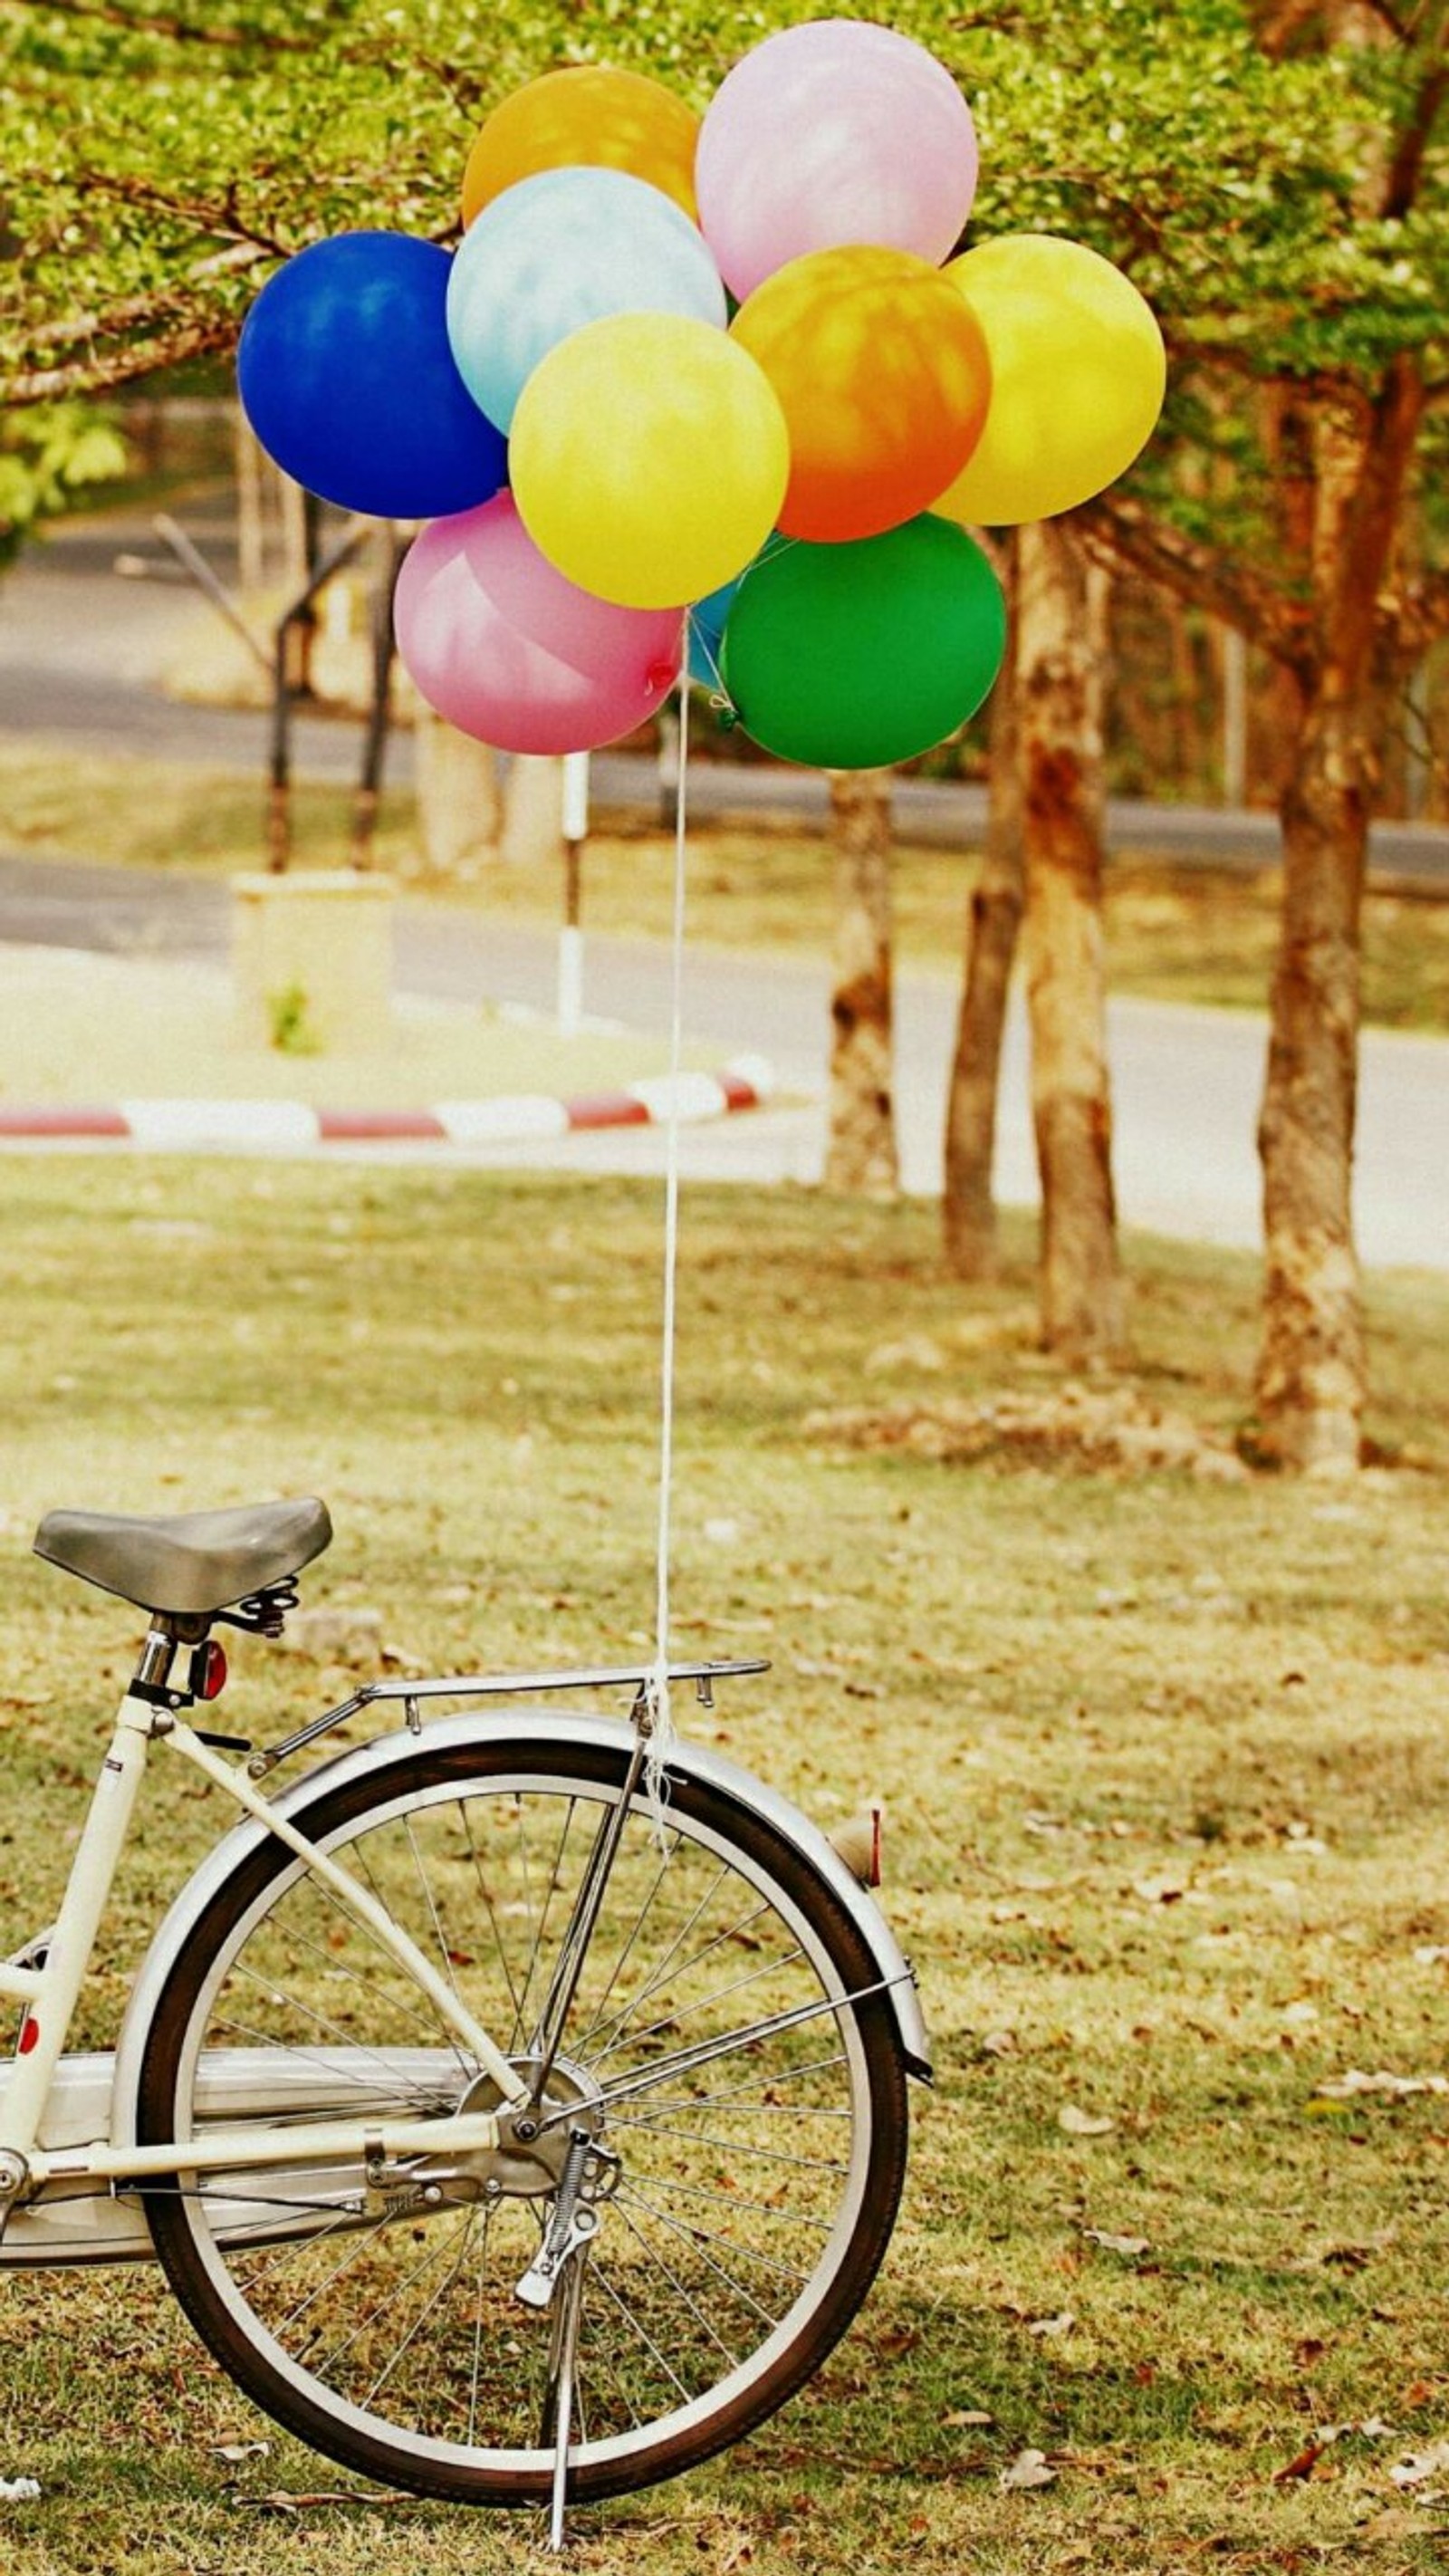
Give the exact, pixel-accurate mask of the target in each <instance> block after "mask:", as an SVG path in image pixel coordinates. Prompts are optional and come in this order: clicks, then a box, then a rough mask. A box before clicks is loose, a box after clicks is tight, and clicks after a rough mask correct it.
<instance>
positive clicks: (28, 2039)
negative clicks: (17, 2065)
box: [17, 2013, 40, 2057]
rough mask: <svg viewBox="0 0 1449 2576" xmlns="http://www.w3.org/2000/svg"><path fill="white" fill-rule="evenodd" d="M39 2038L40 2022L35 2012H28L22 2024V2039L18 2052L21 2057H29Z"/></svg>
mask: <svg viewBox="0 0 1449 2576" xmlns="http://www.w3.org/2000/svg"><path fill="white" fill-rule="evenodd" d="M39 2038H40V2024H39V2022H38V2021H37V2020H36V2018H35V2015H34V2013H27V2014H26V2016H25V2019H24V2021H23V2022H22V2023H21V2025H20V2041H19V2048H18V2052H17V2053H18V2054H19V2055H20V2056H21V2057H28V2056H29V2055H30V2052H31V2050H32V2048H34V2047H35V2046H36V2044H37V2042H38V2041H39Z"/></svg>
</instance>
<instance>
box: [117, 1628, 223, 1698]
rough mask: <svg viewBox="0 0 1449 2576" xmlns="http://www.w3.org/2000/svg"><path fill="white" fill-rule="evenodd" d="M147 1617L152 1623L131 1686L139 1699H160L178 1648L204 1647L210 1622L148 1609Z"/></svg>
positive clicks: (164, 1691) (163, 1693) (168, 1680)
mask: <svg viewBox="0 0 1449 2576" xmlns="http://www.w3.org/2000/svg"><path fill="white" fill-rule="evenodd" d="M146 1616H147V1618H148V1619H149V1620H150V1622H151V1624H150V1627H149V1628H148V1629H147V1631H146V1640H145V1643H144V1645H143V1646H142V1648H141V1656H140V1661H139V1662H138V1664H137V1666H136V1671H135V1677H134V1679H133V1681H132V1684H131V1687H132V1689H133V1691H134V1692H135V1694H136V1696H137V1698H138V1699H156V1700H160V1699H163V1698H164V1697H165V1694H166V1690H167V1685H168V1683H169V1682H170V1679H171V1667H172V1665H173V1664H174V1663H175V1661H176V1656H177V1651H178V1649H179V1648H180V1647H182V1646H199V1645H201V1644H202V1643H203V1642H204V1641H205V1638H206V1636H207V1634H208V1631H209V1630H210V1627H211V1621H210V1620H209V1619H207V1618H202V1617H201V1616H199V1615H197V1616H191V1615H186V1616H183V1615H182V1614H181V1613H179V1612H177V1611H173V1610H148V1611H147V1613H146Z"/></svg>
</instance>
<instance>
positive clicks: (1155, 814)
mask: <svg viewBox="0 0 1449 2576" xmlns="http://www.w3.org/2000/svg"><path fill="white" fill-rule="evenodd" d="M185 517H186V525H187V528H188V532H189V533H190V534H191V536H192V538H193V540H194V541H195V542H196V543H197V544H198V545H199V546H200V548H201V550H202V552H203V553H204V554H205V555H206V557H207V560H208V561H209V562H210V563H211V564H212V566H213V568H214V570H215V571H216V572H217V574H218V576H219V577H220V578H221V579H222V580H224V581H228V582H229V581H231V580H232V579H234V562H233V556H232V528H231V521H230V517H229V515H228V514H227V513H226V511H225V510H224V509H223V507H222V506H221V504H220V503H218V502H210V503H208V502H206V501H199V502H194V503H192V504H190V505H189V507H188V509H187V511H186V513H185ZM125 554H132V555H143V556H145V557H147V558H148V559H149V560H151V561H152V562H153V563H154V564H155V565H156V566H157V567H158V568H162V567H164V565H165V564H166V562H167V560H168V558H167V555H166V550H165V548H164V547H163V546H162V545H161V544H160V542H159V540H158V539H157V538H156V537H155V536H154V534H153V533H152V530H151V527H150V523H149V521H148V520H147V519H145V518H144V517H125V516H118V517H116V518H114V519H108V520H104V521H91V522H87V523H86V524H85V525H84V526H81V527H77V528H74V529H64V528H62V529H61V530H59V531H57V532H56V534H55V535H54V536H53V537H51V538H50V539H49V540H48V541H47V543H46V544H45V545H44V546H43V547H36V548H32V549H31V550H30V551H29V552H28V553H27V554H25V555H24V556H22V558H21V560H20V563H19V566H18V567H17V569H16V570H15V571H14V572H12V573H11V574H10V575H8V577H7V578H6V580H5V582H4V583H3V585H0V733H9V734H12V735H31V736H42V737H46V738H48V739H50V740H53V741H65V742H69V743H72V744H74V745H75V746H76V747H77V748H83V749H101V750H108V751H114V750H115V749H116V748H117V747H118V746H124V747H125V748H127V749H128V750H131V751H135V752H149V753H154V754H157V755H163V756H164V757H165V758H166V759H168V760H183V761H195V762H197V763H201V764H205V765H207V766H209V767H229V766H230V767H236V768H238V769H242V770H246V771H249V772H250V773H251V774H252V775H254V776H256V777H260V776H262V775H263V774H264V771H265V766H266V758H267V719H266V717H265V716H264V715H263V714H261V713H258V712H249V711H246V710H241V709H227V708H210V707H193V706H185V705H180V704H177V703H176V702H174V701H173V700H170V699H167V698H165V697H162V696H161V695H160V694H159V692H158V691H157V689H156V687H155V685H154V683H155V675H156V673H157V672H158V670H160V668H161V667H162V666H163V664H164V663H165V661H166V660H167V657H168V654H169V653H170V651H171V649H172V647H173V646H174V642H175V637H176V633H177V628H178V621H180V620H182V619H194V618H195V617H196V616H197V614H198V613H200V614H202V615H205V614H206V611H205V607H204V604H203V603H202V602H201V600H200V597H199V594H197V593H196V592H195V591H193V590H191V589H190V588H188V587H186V586H182V587H179V588H178V587H177V586H176V585H175V584H174V583H171V582H164V583H163V582H159V581H158V582H140V581H124V580H122V579H121V578H120V577H119V576H118V575H117V574H116V572H115V570H114V566H115V562H116V559H117V557H118V556H119V555H125ZM360 759H361V747H360V738H359V728H358V726H357V725H356V724H355V723H352V722H348V721H346V720H343V719H336V718H334V719H326V718H321V719H319V718H315V717H312V718H308V717H301V718H299V719H298V720H297V722H296V725H295V729H294V760H295V764H296V769H297V773H298V775H299V776H303V777H318V778H328V779H348V778H355V777H356V776H357V773H358V767H359V763H360ZM388 759H389V768H390V774H391V775H392V776H394V777H396V778H399V779H405V778H407V777H409V776H410V775H411V767H412V745H411V742H410V740H409V738H408V736H407V735H406V734H405V733H403V734H398V735H396V736H394V738H393V740H392V742H391V744H390V746H389V753H388ZM593 788H594V797H595V803H596V807H597V809H598V810H600V811H609V810H617V809H630V810H636V811H637V810H638V809H640V808H643V809H644V810H645V811H649V810H651V809H653V808H654V806H655V805H656V803H657V794H658V790H657V782H656V777H655V772H654V770H653V767H652V765H651V764H650V763H649V762H647V761H643V760H632V759H624V758H622V757H621V756H620V755H618V754H616V753H607V752H605V753H601V754H599V755H598V757H597V758H596V760H595V762H594V772H593ZM690 799H691V807H692V810H693V811H694V812H695V813H697V814H699V815H701V816H703V815H719V814H722V813H730V814H734V813H744V814H749V813H750V812H759V811H761V810H773V811H779V810H784V811H787V812H794V813H798V814H801V815H816V816H818V815H822V814H823V813H824V811H825V804H826V787H825V781H824V780H823V778H822V777H821V776H820V774H819V773H818V772H817V771H805V770H796V769H790V768H788V767H786V766H784V765H783V764H777V763H770V764H767V765H766V764H759V765H756V764H745V763H733V762H730V763H721V762H713V763H711V762H705V761H696V762H695V763H694V765H693V767H692V769H691V772H690ZM896 810H897V816H898V820H899V824H900V828H901V831H902V833H903V834H908V835H910V836H912V837H914V838H916V839H918V840H920V841H922V842H925V843H928V844H937V845H940V846H944V847H946V848H963V847H965V846H967V845H968V844H969V843H970V842H971V841H972V840H973V838H975V837H976V836H977V835H979V833H980V829H981V824H982V820H983V817H984V813H985V797H984V794H983V791H982V790H981V789H980V788H976V787H969V786H962V785H960V784H958V783H956V782H954V781H930V780H924V779H906V780H902V781H901V782H900V783H899V785H898V787H897V790H896ZM0 826H3V817H0ZM1107 829H1108V837H1109V840H1110V843H1111V845H1112V847H1113V848H1114V849H1119V850H1130V849H1149V850H1152V851H1156V852H1165V853H1167V854H1168V855H1171V856H1174V857H1179V858H1182V859H1184V860H1193V859H1197V860H1211V861H1215V862H1217V863H1220V864H1239V865H1244V866H1262V865H1264V864H1265V863H1267V862H1269V861H1271V860H1272V859H1273V858H1274V857H1275V856H1276V855H1277V851H1278V828H1277V824H1276V821H1275V820H1274V818H1273V816H1272V815H1270V814H1260V813H1237V812H1227V811H1223V810H1221V809H1219V808H1217V807H1211V806H1200V805H1144V804H1140V803H1135V802H1132V801H1131V800H1127V799H1122V800H1118V799H1113V801H1112V802H1111V803H1110V804H1109V806H1108V809H1107ZM1371 848H1372V864H1373V866H1374V867H1375V868H1376V869H1378V870H1381V871H1383V872H1385V873H1386V874H1390V875H1396V876H1397V875H1412V876H1422V877H1425V878H1427V879H1429V880H1441V879H1442V880H1444V881H1446V882H1449V828H1446V827H1444V826H1443V825H1431V824H1402V823H1384V824H1378V825H1375V827H1374V832H1373V836H1372V844H1371Z"/></svg>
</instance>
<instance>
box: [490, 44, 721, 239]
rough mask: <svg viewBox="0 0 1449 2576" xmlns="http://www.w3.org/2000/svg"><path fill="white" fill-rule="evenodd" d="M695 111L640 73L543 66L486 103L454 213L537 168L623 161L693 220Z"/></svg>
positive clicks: (620, 165)
mask: <svg viewBox="0 0 1449 2576" xmlns="http://www.w3.org/2000/svg"><path fill="white" fill-rule="evenodd" d="M699 122H700V121H699V118H698V117H697V116H696V115H695V114H694V112H693V110H692V109H691V108H688V107H686V106H685V104H684V101H683V99H682V98H676V97H675V95H674V92H673V90H670V89H665V88H663V87H662V86H661V84H660V83H659V82H658V81H652V80H646V79H645V77H644V75H643V73H642V72H620V71H611V70H610V69H609V68H608V67H607V66H606V65H604V64H602V63H599V64H595V63H584V64H580V65H579V66H578V68H577V69H576V70H573V71H564V72H545V73H544V74H543V75H542V77H541V78H540V79H538V80H533V81H529V82H528V83H527V85H526V86H525V87H524V88H523V89H517V90H515V91H514V92H513V94H512V96H511V97H510V98H506V99H504V101H503V103H502V105H501V106H500V107H495V109H494V110H493V113H492V115H491V116H490V117H489V118H488V120H487V122H486V123H485V124H484V126H483V127H482V129H481V131H480V132H479V134H478V136H477V138H476V140H475V142H474V145H473V149H472V151H471V152H470V153H469V155H468V166H467V168H466V170H465V171H464V173H463V221H464V224H465V225H466V224H471V222H472V220H473V218H474V216H475V215H476V214H478V213H479V212H480V210H481V209H482V208H483V207H484V206H486V205H488V204H489V203H490V202H491V201H492V199H493V198H494V197H501V196H502V194H503V191H504V189H505V188H511V187H512V186H513V185H514V184H515V182H516V181H517V180H519V179H531V178H532V177H533V175H534V173H535V171H537V170H566V169H580V168H582V169H592V170H599V169H602V170H627V171H628V172H629V174H630V176H631V177H633V178H635V179H647V180H648V182H649V184H650V186H651V187H653V188H661V189H662V190H663V192H664V194H665V196H666V197H672V198H673V199H674V202H675V204H676V205H677V206H682V207H683V208H684V211H685V213H686V214H687V215H688V217H689V219H690V222H691V223H697V222H698V220H699V209H698V206H697V205H696V203H695V197H694V152H695V145H696V144H697V143H698V141H699Z"/></svg>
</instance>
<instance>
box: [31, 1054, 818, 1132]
mask: <svg viewBox="0 0 1449 2576" xmlns="http://www.w3.org/2000/svg"><path fill="white" fill-rule="evenodd" d="M673 1088H675V1087H674V1086H672V1085H671V1083H670V1080H669V1077H668V1075H667V1074H661V1075H659V1076H658V1077H656V1078H655V1079H653V1080H650V1081H647V1082H631V1083H627V1084H625V1085H624V1086H623V1087H622V1088H621V1089H620V1090H618V1091H593V1092H583V1093H580V1094H579V1095H578V1096H577V1097H576V1098H574V1099H571V1100H551V1099H549V1098H548V1096H547V1095H546V1094H545V1093H542V1092H537V1093H534V1092H522V1093H516V1094H514V1095H512V1096H509V1095H503V1096H500V1097H499V1098H498V1099H496V1100H444V1101H439V1102H437V1103H435V1104H434V1106H433V1107H432V1108H429V1109H313V1108H311V1107H309V1106H308V1104H307V1103H306V1102H304V1101H299V1100H119V1101H116V1102H115V1103H114V1104H113V1105H111V1106H108V1107H105V1108H84V1107H71V1106H68V1105H66V1104H64V1103H60V1102H56V1103H53V1104H48V1105H45V1106H42V1107H39V1108H30V1109H27V1108H20V1107H14V1106H11V1105H9V1104H7V1103H6V1102H4V1101H0V1147H3V1146H6V1145H35V1144H116V1145H136V1146H139V1147H141V1148H142V1149H143V1150H144V1151H146V1152H148V1153H153V1154H166V1153H206V1152H219V1151H224V1150H226V1149H229V1148H238V1149H241V1150H243V1151H246V1152H251V1153H255V1152H257V1151H259V1150H261V1151H265V1150H267V1149H271V1150H272V1151H274V1152H279V1153H295V1152H297V1151H298V1149H299V1148H305V1147H307V1146H309V1145H361V1144H370V1145H414V1144H431V1145H474V1146H476V1145H516V1144H537V1143H549V1142H552V1141H557V1140H558V1139H559V1138H561V1137H564V1136H571V1135H578V1134H581V1133H585V1132H587V1131H589V1130H591V1129H598V1128H605V1127H659V1126H663V1125H664V1124H665V1123H666V1122H667V1120H668V1118H669V1114H670V1092H671V1089H673ZM773 1089H774V1076H773V1073H772V1071H771V1068H770V1066H769V1065H768V1064H766V1063H765V1062H764V1060H763V1058H762V1057H760V1056H741V1057H739V1058H737V1059H736V1060H735V1061H734V1062H733V1063H731V1064H727V1065H725V1066H724V1067H723V1069H722V1070H721V1071H720V1072H718V1073H685V1074H681V1075H680V1077H679V1082H678V1086H677V1090H676V1094H675V1101H674V1109H675V1114H676V1116H677V1117H678V1119H679V1120H680V1122H681V1124H683V1125H687V1126H698V1125H699V1124H701V1122H703V1121H704V1120H706V1119H711V1118H725V1117H729V1116H731V1115H732V1114H733V1113H734V1112H735V1111H736V1110H740V1109H758V1108H760V1107H761V1106H762V1105H763V1103H764V1102H765V1101H766V1100H768V1099H769V1097H770V1094H771V1092H772V1091H773Z"/></svg>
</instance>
